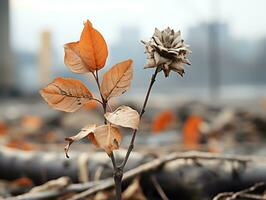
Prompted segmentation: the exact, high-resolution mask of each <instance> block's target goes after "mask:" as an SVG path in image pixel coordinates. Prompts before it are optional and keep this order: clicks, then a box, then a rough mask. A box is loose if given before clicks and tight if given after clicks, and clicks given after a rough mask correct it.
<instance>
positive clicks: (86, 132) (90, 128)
mask: <svg viewBox="0 0 266 200" xmlns="http://www.w3.org/2000/svg"><path fill="white" fill-rule="evenodd" d="M95 129H96V125H95V124H89V125H87V126H85V127H84V128H82V129H81V131H80V132H79V133H78V134H76V135H74V136H71V137H67V138H65V140H66V141H68V144H67V145H66V146H65V154H66V157H67V158H69V156H68V150H69V148H70V145H71V144H72V143H73V142H75V141H78V140H81V139H83V138H84V137H88V136H89V135H93V132H94V130H95ZM89 138H90V139H91V140H92V142H93V143H94V144H97V142H96V140H95V139H94V137H89Z"/></svg>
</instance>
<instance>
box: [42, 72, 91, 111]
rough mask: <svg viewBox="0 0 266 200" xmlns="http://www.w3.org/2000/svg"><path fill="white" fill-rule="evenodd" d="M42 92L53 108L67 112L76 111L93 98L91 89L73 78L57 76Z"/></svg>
mask: <svg viewBox="0 0 266 200" xmlns="http://www.w3.org/2000/svg"><path fill="white" fill-rule="evenodd" d="M40 94H41V95H42V97H43V98H44V100H45V101H46V102H47V103H48V104H49V105H50V106H51V107H52V108H54V109H57V110H61V111H65V112H75V111H77V110H79V109H80V108H81V107H83V106H84V104H86V103H88V102H89V101H90V100H91V99H92V94H91V92H90V91H89V89H88V88H87V87H86V86H85V85H84V84H83V83H82V82H81V81H79V80H76V79H72V78H61V77H60V78H56V79H55V80H54V81H53V82H52V83H50V84H49V85H48V86H46V87H45V88H43V89H41V90H40Z"/></svg>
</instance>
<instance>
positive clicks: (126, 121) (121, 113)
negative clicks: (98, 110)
mask: <svg viewBox="0 0 266 200" xmlns="http://www.w3.org/2000/svg"><path fill="white" fill-rule="evenodd" d="M104 117H105V118H106V119H107V120H108V121H109V122H110V123H112V124H115V125H118V126H123V127H127V128H132V129H138V126H139V119H140V117H139V113H138V112H137V111H136V110H134V109H132V108H130V107H129V106H120V107H119V108H117V109H116V110H115V111H114V112H112V113H110V112H107V113H105V114H104Z"/></svg>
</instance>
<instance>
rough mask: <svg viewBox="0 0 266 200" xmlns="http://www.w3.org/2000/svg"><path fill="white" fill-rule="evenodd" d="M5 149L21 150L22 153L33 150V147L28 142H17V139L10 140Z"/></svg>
mask: <svg viewBox="0 0 266 200" xmlns="http://www.w3.org/2000/svg"><path fill="white" fill-rule="evenodd" d="M6 146H7V147H9V148H13V149H21V150H24V151H31V150H35V149H36V148H35V146H34V145H33V144H30V143H28V142H25V141H22V140H18V139H13V140H10V141H9V142H8V143H7V144H6Z"/></svg>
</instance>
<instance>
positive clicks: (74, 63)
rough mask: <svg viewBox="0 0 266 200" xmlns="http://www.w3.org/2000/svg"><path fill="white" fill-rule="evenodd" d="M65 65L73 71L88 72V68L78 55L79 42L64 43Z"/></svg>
mask: <svg viewBox="0 0 266 200" xmlns="http://www.w3.org/2000/svg"><path fill="white" fill-rule="evenodd" d="M64 50H65V57H64V62H65V64H66V66H68V67H69V69H70V70H71V71H72V72H74V73H79V74H80V73H88V72H90V69H89V68H88V67H87V66H86V64H85V63H84V61H83V60H82V58H81V57H80V48H79V42H71V43H67V44H65V45H64Z"/></svg>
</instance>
